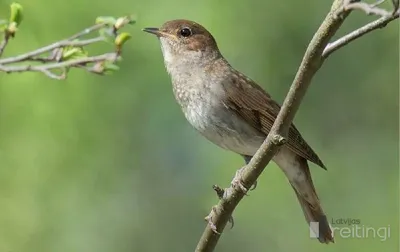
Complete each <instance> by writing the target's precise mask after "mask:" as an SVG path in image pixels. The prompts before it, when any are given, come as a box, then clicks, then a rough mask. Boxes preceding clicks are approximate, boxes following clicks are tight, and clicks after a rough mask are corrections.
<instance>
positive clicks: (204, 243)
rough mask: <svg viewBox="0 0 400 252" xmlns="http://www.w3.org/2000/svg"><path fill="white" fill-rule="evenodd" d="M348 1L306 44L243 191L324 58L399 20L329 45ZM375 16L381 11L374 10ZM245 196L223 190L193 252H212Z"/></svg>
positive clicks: (279, 140)
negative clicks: (297, 67)
mask: <svg viewBox="0 0 400 252" xmlns="http://www.w3.org/2000/svg"><path fill="white" fill-rule="evenodd" d="M350 2H351V0H335V1H334V2H333V4H332V7H331V10H330V12H329V13H328V15H327V16H326V18H325V20H324V21H323V22H322V24H321V25H320V27H319V29H318V30H317V32H316V33H315V35H314V37H313V38H312V40H311V42H310V44H309V45H308V48H307V50H306V52H305V54H304V57H303V60H302V62H301V64H300V66H299V69H298V71H297V74H296V76H295V78H294V80H293V83H292V85H291V87H290V90H289V92H288V94H287V96H286V98H285V101H284V103H283V106H282V108H281V110H280V112H279V114H278V116H277V118H276V120H275V122H274V124H273V126H272V128H271V131H270V133H269V134H268V136H267V138H266V139H265V141H264V143H263V144H262V145H261V147H260V148H259V149H258V150H257V152H256V154H255V155H254V156H253V158H252V159H251V160H250V162H249V164H248V165H247V166H246V167H244V168H243V171H242V172H241V181H240V182H241V184H243V185H244V187H245V189H247V190H248V189H250V186H251V185H253V184H254V183H255V182H256V180H257V178H258V177H259V176H260V175H261V173H262V172H263V170H264V168H265V167H266V166H267V165H268V163H269V162H270V160H271V159H272V158H273V157H274V155H275V154H276V153H277V151H279V148H280V147H281V146H282V145H283V144H284V143H285V139H287V136H288V131H289V127H290V124H291V122H292V120H293V118H294V117H295V114H296V112H297V110H298V108H299V106H300V103H301V101H302V99H303V97H304V95H305V93H306V91H307V89H308V86H309V85H310V83H311V80H312V78H313V77H314V75H315V73H316V72H317V71H318V70H319V69H320V67H321V66H322V64H323V62H324V60H325V59H326V57H327V56H328V55H329V54H331V53H332V52H334V51H336V50H337V49H339V48H341V47H342V46H344V45H345V44H348V43H349V42H351V41H353V40H355V39H356V38H358V37H360V36H362V35H364V34H366V33H368V32H370V31H372V30H375V29H377V28H379V27H383V26H384V25H386V24H387V23H388V22H390V21H392V20H394V19H396V18H398V13H397V16H396V15H395V16H390V15H391V14H390V13H389V12H385V13H384V15H383V16H384V17H383V18H381V19H379V20H377V21H375V22H372V23H371V24H369V25H367V26H365V27H362V28H360V29H359V30H357V31H355V32H353V33H350V34H349V35H346V36H345V37H344V38H342V39H339V40H338V41H335V42H333V43H331V44H329V45H328V43H329V41H330V39H331V38H332V37H333V36H334V35H335V33H336V31H337V30H338V29H339V27H340V26H341V25H342V23H343V22H344V20H345V19H346V17H347V16H348V15H349V14H350V12H351V11H352V10H353V9H355V6H357V5H353V6H350V7H349V4H353V2H351V3H350ZM378 4H380V3H379V2H377V3H375V4H374V5H372V6H371V5H368V7H369V8H372V9H376V8H377V7H376V6H377V5H378ZM364 7H365V6H364ZM363 10H364V9H363ZM368 10H369V9H368ZM374 13H381V12H379V11H376V12H374ZM382 13H383V12H382ZM387 13H389V15H387ZM389 16H390V17H389ZM232 184H234V183H232ZM244 196H245V190H241V189H240V188H236V187H235V186H232V185H231V186H230V187H229V188H226V189H225V190H224V194H223V197H222V198H221V199H220V201H219V202H218V204H217V205H216V206H214V207H213V208H212V211H211V213H210V214H209V215H208V216H207V221H208V222H209V224H208V225H207V227H206V228H205V230H204V232H203V235H202V236H201V238H200V240H199V242H198V244H197V247H196V252H211V251H213V250H214V249H215V247H216V245H217V243H218V240H219V238H220V237H221V234H222V232H223V230H224V228H225V226H226V224H227V223H228V221H229V220H230V218H231V216H232V213H233V211H234V210H235V208H236V207H237V205H238V204H239V202H240V201H241V200H242V198H243V197H244Z"/></svg>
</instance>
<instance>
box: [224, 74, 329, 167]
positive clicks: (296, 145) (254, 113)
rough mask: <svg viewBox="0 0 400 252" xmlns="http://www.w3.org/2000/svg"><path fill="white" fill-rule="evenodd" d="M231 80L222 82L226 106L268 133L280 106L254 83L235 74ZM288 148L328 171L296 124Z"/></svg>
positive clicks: (292, 127)
mask: <svg viewBox="0 0 400 252" xmlns="http://www.w3.org/2000/svg"><path fill="white" fill-rule="evenodd" d="M232 73H233V74H232V75H230V76H231V77H230V78H229V79H226V80H225V81H223V82H222V86H223V88H224V91H225V93H226V94H227V98H226V100H225V101H224V103H225V105H226V106H227V107H229V108H231V109H232V110H234V111H235V112H236V113H237V114H238V115H239V116H240V117H242V118H243V119H244V120H246V121H247V122H249V123H250V124H251V125H252V126H253V127H254V128H256V129H257V130H259V131H261V132H263V133H264V134H266V135H267V134H268V133H269V131H270V130H271V127H272V125H273V123H274V121H275V118H276V117H277V115H278V113H279V110H280V106H279V104H278V103H276V102H275V101H274V100H273V99H272V98H271V96H270V95H269V94H268V93H267V92H265V91H264V90H263V89H262V88H261V87H260V86H258V85H257V84H256V83H255V82H254V81H252V80H251V79H249V78H247V77H246V76H244V75H243V74H241V73H239V72H237V71H233V72H232ZM288 138H289V139H288V141H287V144H286V146H287V147H288V148H289V149H290V150H292V151H293V152H295V153H296V154H297V155H299V156H301V157H303V158H305V159H307V160H309V161H311V162H313V163H315V164H317V165H319V166H320V167H322V168H324V169H326V168H325V166H324V164H323V163H322V161H321V160H320V159H319V157H318V155H317V154H316V153H315V152H314V151H313V150H312V149H311V147H310V146H309V145H308V144H307V142H306V141H305V140H304V139H303V137H302V136H301V134H300V132H299V131H298V130H297V129H296V127H295V126H294V124H291V126H290V128H289V136H288Z"/></svg>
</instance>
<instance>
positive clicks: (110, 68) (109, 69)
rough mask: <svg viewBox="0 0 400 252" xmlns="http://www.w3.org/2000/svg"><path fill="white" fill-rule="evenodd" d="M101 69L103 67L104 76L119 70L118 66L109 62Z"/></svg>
mask: <svg viewBox="0 0 400 252" xmlns="http://www.w3.org/2000/svg"><path fill="white" fill-rule="evenodd" d="M103 67H104V73H105V74H112V73H114V72H116V71H118V70H119V66H117V65H116V64H114V63H112V62H110V61H105V62H104V63H103Z"/></svg>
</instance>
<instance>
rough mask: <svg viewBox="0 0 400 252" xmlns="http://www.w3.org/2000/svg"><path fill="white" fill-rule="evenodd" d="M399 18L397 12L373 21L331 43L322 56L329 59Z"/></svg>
mask: <svg viewBox="0 0 400 252" xmlns="http://www.w3.org/2000/svg"><path fill="white" fill-rule="evenodd" d="M398 18H399V13H398V12H397V13H396V14H395V15H393V16H392V15H391V16H386V17H381V18H380V19H378V20H375V21H372V22H371V23H369V24H366V25H364V26H363V27H361V28H359V29H357V30H355V31H352V32H350V33H349V34H347V35H345V36H343V37H341V38H339V39H337V40H336V41H334V42H331V43H329V44H328V45H327V46H326V47H325V49H324V52H323V54H322V57H324V58H327V57H329V55H330V54H331V53H333V52H334V51H336V50H338V49H340V48H342V47H343V46H345V45H347V44H348V43H350V42H352V41H354V40H356V39H358V38H360V37H362V36H364V35H365V34H367V33H369V32H372V31H374V30H376V29H379V28H383V27H385V26H386V25H387V24H388V23H390V22H391V21H393V20H395V19H398Z"/></svg>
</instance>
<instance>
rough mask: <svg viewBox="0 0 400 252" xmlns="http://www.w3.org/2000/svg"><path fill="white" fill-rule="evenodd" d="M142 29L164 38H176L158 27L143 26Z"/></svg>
mask: <svg viewBox="0 0 400 252" xmlns="http://www.w3.org/2000/svg"><path fill="white" fill-rule="evenodd" d="M142 31H144V32H148V33H151V34H154V35H156V36H157V37H159V38H160V37H164V38H170V39H175V37H174V36H173V35H171V34H169V33H168V32H163V31H161V30H160V29H158V28H143V29H142Z"/></svg>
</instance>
